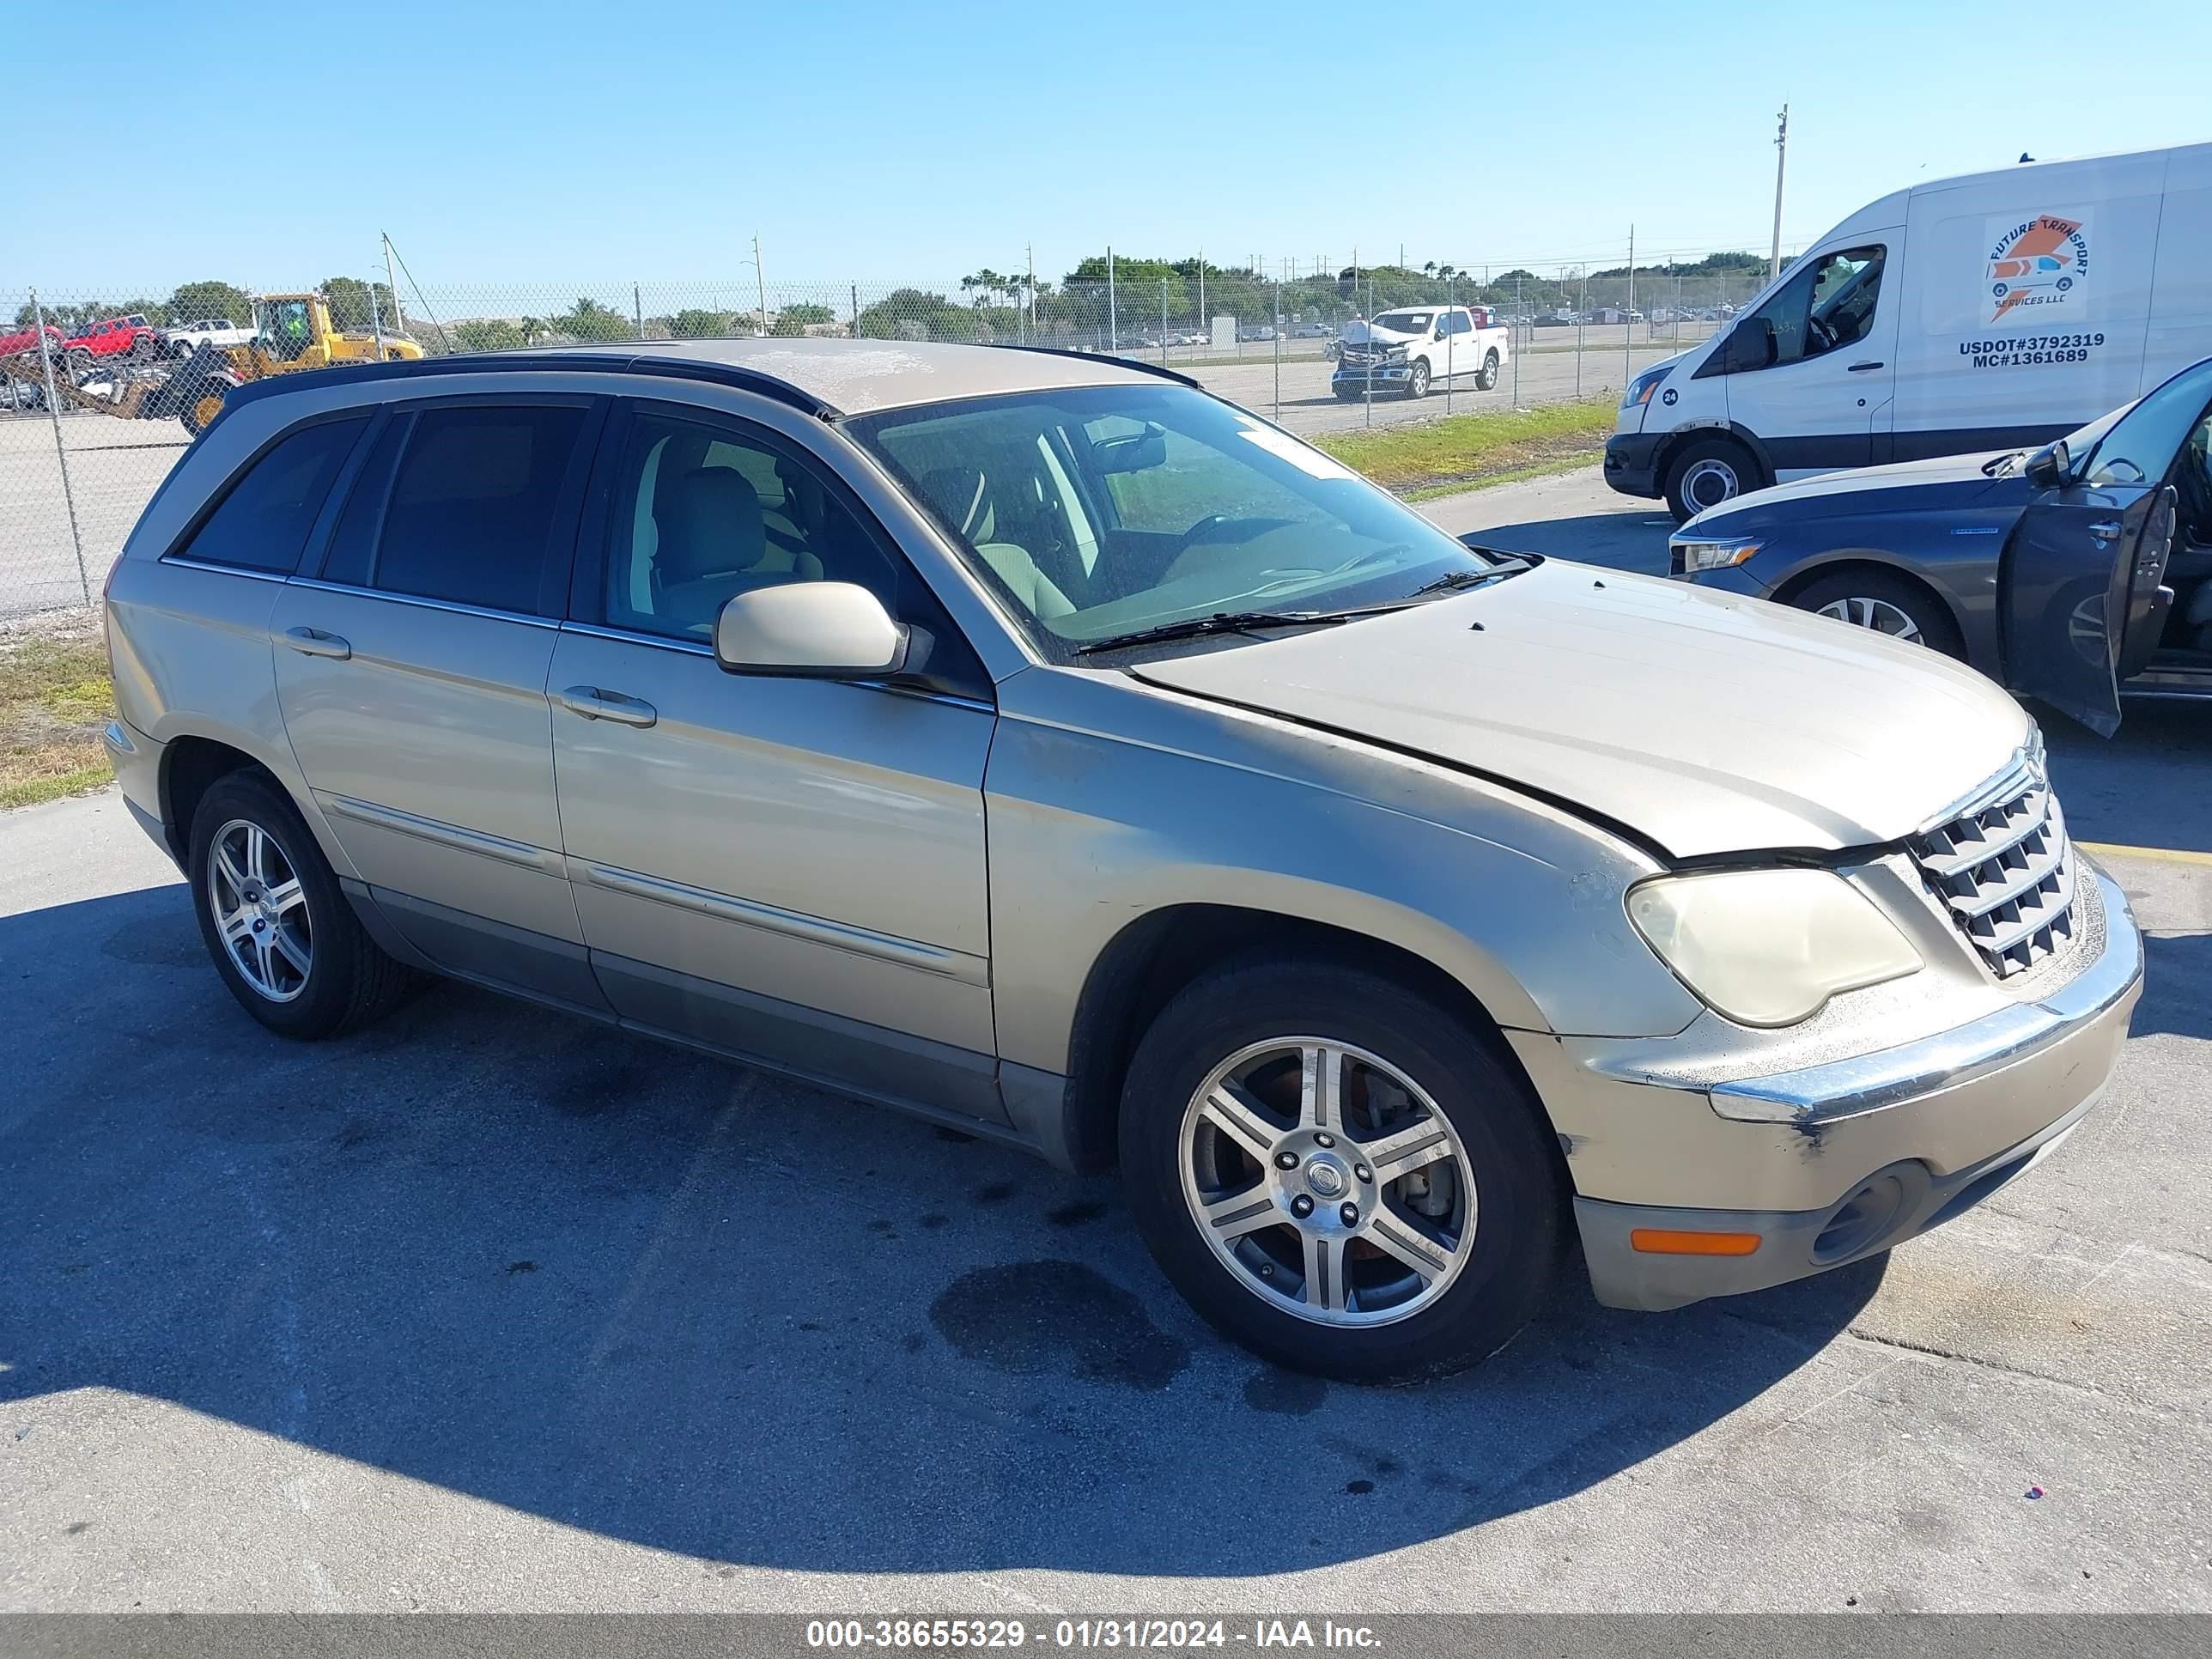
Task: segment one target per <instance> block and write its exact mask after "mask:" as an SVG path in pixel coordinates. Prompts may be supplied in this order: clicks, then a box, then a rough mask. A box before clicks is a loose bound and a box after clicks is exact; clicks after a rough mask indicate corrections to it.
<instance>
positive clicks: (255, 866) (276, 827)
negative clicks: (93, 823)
mask: <svg viewBox="0 0 2212 1659" xmlns="http://www.w3.org/2000/svg"><path fill="white" fill-rule="evenodd" d="M218 842H220V843H221V850H220V852H219V851H218ZM190 846H191V856H190V859H189V862H188V864H187V870H188V872H189V874H190V877H191V892H192V908H193V909H194V911H195V912H197V915H198V917H199V924H200V938H201V939H202V940H203V941H204V943H205V944H206V945H207V948H208V954H209V956H210V957H213V958H214V960H215V966H216V973H217V974H218V975H220V976H221V977H222V982H223V984H224V986H225V987H228V990H229V992H230V994H231V995H232V996H234V997H235V998H236V999H237V1000H238V1004H239V1006H240V1007H241V1008H243V1009H245V1010H246V1012H247V1013H249V1014H251V1015H252V1016H253V1018H256V1019H257V1020H258V1021H260V1022H261V1024H264V1025H265V1026H267V1027H268V1028H269V1029H270V1030H272V1031H274V1032H276V1034H277V1035H278V1036H287V1037H292V1038H295V1039H296V1040H299V1041H301V1042H307V1041H312V1040H313V1039H315V1038H318V1037H326V1036H336V1035H337V1034H338V1033H339V1032H342V1031H347V1030H353V1029H354V1028H355V1027H356V1026H361V1025H366V1024H368V1023H369V1022H370V1021H372V1020H374V1019H376V1018H379V1017H380V1016H381V1015H383V1014H385V1013H386V1012H389V1011H390V1010H391V1009H392V1007H393V1006H396V1005H397V1004H398V1002H399V1000H401V999H402V998H403V997H404V996H405V995H406V994H407V992H408V990H409V989H410V987H412V986H413V984H414V982H415V975H413V974H412V973H411V972H410V970H409V969H406V968H405V967H404V966H403V965H402V964H400V963H398V962H396V961H394V960H393V959H392V957H388V956H386V954H385V953H384V951H382V950H381V949H380V948H379V947H378V945H377V943H376V941H375V940H374V939H371V938H370V937H369V936H368V929H367V928H365V927H362V925H361V919H360V917H358V916H356V915H355V914H354V911H353V906H352V905H351V904H349V902H347V900H346V896H345V895H344V894H343V893H342V892H340V891H339V890H338V883H337V876H336V875H335V874H334V873H333V872H331V866H330V864H329V862H328V861H327V860H325V858H324V857H323V854H322V849H321V848H319V847H318V846H317V845H316V844H315V838H314V836H313V834H312V833H310V832H309V830H308V829H307V823H306V821H305V820H303V819H302V818H301V817H300V814H299V811H298V809H297V808H295V806H294V805H292V802H291V800H290V799H289V797H288V796H287V795H286V794H285V793H284V792H283V790H282V789H280V788H279V787H277V786H276V783H275V782H274V781H272V780H270V778H268V777H267V776H265V775H262V774H259V773H257V772H234V773H232V774H231V775H229V776H228V777H226V778H222V779H220V780H219V781H216V783H214V784H212V785H210V787H209V788H208V791H207V793H205V794H204V795H203V796H201V797H200V804H199V806H198V809H197V811H194V812H193V814H192V823H191V842H190ZM219 914H220V915H223V916H226V917H228V918H229V919H230V922H231V926H230V929H229V936H228V938H227V937H226V927H225V925H224V923H223V922H222V921H218V920H217V917H218V915H219Z"/></svg>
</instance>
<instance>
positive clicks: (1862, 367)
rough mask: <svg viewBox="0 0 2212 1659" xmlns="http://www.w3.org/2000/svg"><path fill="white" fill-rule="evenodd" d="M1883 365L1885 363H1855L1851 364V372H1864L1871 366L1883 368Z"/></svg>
mask: <svg viewBox="0 0 2212 1659" xmlns="http://www.w3.org/2000/svg"><path fill="white" fill-rule="evenodd" d="M1882 367H1883V365H1882V364H1881V363H1853V364H1852V365H1851V366H1850V370H1849V372H1850V374H1865V373H1866V372H1867V370H1869V369H1870V368H1882Z"/></svg>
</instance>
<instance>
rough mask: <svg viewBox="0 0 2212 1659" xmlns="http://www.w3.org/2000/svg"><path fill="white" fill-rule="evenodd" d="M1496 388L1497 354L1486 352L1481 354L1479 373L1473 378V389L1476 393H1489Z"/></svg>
mask: <svg viewBox="0 0 2212 1659" xmlns="http://www.w3.org/2000/svg"><path fill="white" fill-rule="evenodd" d="M1497 386H1498V354H1497V353H1496V352H1495V351H1489V352H1486V353H1484V354H1483V358H1482V368H1481V371H1480V373H1479V374H1476V375H1475V377H1474V389H1475V390H1476V391H1478V392H1491V391H1494V390H1496V388H1497Z"/></svg>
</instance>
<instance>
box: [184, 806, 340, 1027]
mask: <svg viewBox="0 0 2212 1659" xmlns="http://www.w3.org/2000/svg"><path fill="white" fill-rule="evenodd" d="M207 902H208V910H209V913H210V915H213V916H214V918H215V925H216V933H218V934H219V935H220V936H221V937H222V947H223V949H224V951H226V952H228V955H229V957H230V963H231V966H232V967H234V968H235V969H238V972H239V975H240V977H241V978H243V979H244V980H245V981H246V983H247V984H248V985H250V986H252V987H253V989H254V990H255V991H256V992H257V993H258V994H260V995H261V996H264V997H265V998H267V999H268V1000H270V1001H271V1002H289V1001H291V1000H293V999H295V997H297V996H298V995H299V994H301V992H302V991H304V990H306V989H307V975H308V973H309V972H310V970H311V969H313V965H314V959H315V942H314V932H313V922H312V919H311V918H310V916H309V915H308V911H307V893H306V892H305V891H304V890H302V889H301V885H300V876H299V872H298V871H296V870H295V869H294V868H293V867H292V861H291V860H290V859H289V858H288V857H286V856H285V853H284V849H283V847H282V846H280V845H279V844H278V843H277V841H276V837H275V836H271V835H270V833H269V832H268V831H267V830H265V829H263V828H262V827H261V826H260V825H259V824H258V823H253V822H252V820H250V819H247V818H232V819H231V820H230V821H229V822H228V823H225V824H224V825H223V826H222V829H218V830H216V832H215V839H214V840H213V841H212V842H210V843H209V845H208V867H207Z"/></svg>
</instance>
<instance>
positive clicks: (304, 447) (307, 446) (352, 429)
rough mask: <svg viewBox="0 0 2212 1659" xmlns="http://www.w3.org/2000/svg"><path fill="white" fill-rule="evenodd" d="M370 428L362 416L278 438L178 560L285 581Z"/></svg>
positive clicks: (247, 472) (329, 422)
mask: <svg viewBox="0 0 2212 1659" xmlns="http://www.w3.org/2000/svg"><path fill="white" fill-rule="evenodd" d="M366 428H368V416H358V417H356V418H354V419H350V420H343V421H322V422H317V423H316V424H315V425H313V426H305V427H301V428H300V429H299V430H297V431H296V432H292V433H289V434H287V435H285V436H283V437H282V438H280V439H278V440H277V441H276V442H275V443H274V444H272V445H271V446H270V447H269V448H267V449H265V450H264V451H262V453H261V454H260V456H259V457H258V459H256V460H255V461H254V462H253V463H252V465H251V466H249V467H248V468H247V469H246V472H245V474H244V475H243V476H242V477H240V478H239V479H238V481H237V482H236V483H234V484H233V485H232V486H231V488H230V489H229V492H228V494H226V495H224V496H223V498H222V504H221V505H220V506H218V507H216V510H215V511H214V512H213V513H210V514H209V515H208V516H207V518H206V519H205V520H203V521H202V523H201V525H200V527H199V528H198V529H197V530H195V531H194V532H192V534H191V538H190V539H189V540H188V541H186V542H185V544H184V545H183V546H182V547H180V548H179V549H177V553H178V554H179V556H182V557H186V558H193V559H204V560H205V561H206V562H209V563H210V564H227V565H235V566H236V567H238V568H240V569H241V570H264V571H268V572H270V573H272V574H280V575H288V576H289V574H292V572H293V570H294V569H295V568H297V567H298V565H299V562H300V554H301V550H302V549H304V548H305V547H306V546H307V532H309V531H310V530H312V529H313V528H314V525H315V515H316V514H317V513H320V512H321V511H322V510H323V498H324V497H325V496H326V495H329V494H330V493H331V484H332V483H334V482H335V481H336V480H337V476H338V469H339V468H340V467H342V466H343V465H345V459H346V457H347V456H348V455H349V454H350V453H352V450H353V447H354V444H355V443H356V441H358V440H359V439H360V437H361V435H362V432H363V431H364V430H365V429H366Z"/></svg>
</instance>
